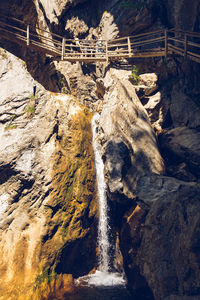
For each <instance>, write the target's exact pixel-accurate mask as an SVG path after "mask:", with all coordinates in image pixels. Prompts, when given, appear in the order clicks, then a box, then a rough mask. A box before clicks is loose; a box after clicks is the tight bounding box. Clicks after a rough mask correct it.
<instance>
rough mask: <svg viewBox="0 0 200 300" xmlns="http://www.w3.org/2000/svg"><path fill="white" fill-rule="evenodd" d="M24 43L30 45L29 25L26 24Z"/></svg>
mask: <svg viewBox="0 0 200 300" xmlns="http://www.w3.org/2000/svg"><path fill="white" fill-rule="evenodd" d="M26 44H27V46H29V45H30V26H29V25H27V30H26Z"/></svg>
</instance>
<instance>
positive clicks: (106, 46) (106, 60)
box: [106, 41, 108, 63]
mask: <svg viewBox="0 0 200 300" xmlns="http://www.w3.org/2000/svg"><path fill="white" fill-rule="evenodd" d="M106 62H107V63H108V42H107V41H106Z"/></svg>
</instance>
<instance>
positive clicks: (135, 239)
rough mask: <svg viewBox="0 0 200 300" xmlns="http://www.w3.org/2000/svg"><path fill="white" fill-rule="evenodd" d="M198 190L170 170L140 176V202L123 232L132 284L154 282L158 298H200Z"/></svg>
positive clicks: (126, 260)
mask: <svg viewBox="0 0 200 300" xmlns="http://www.w3.org/2000/svg"><path fill="white" fill-rule="evenodd" d="M199 192H200V186H199V184H195V183H185V182H183V181H179V180H176V179H174V178H170V177H165V176H159V175H151V176H144V177H142V178H140V179H139V180H138V183H137V196H138V205H139V207H138V208H137V212H136V211H135V210H134V211H130V213H129V214H128V215H127V216H126V222H125V223H124V225H123V227H122V232H121V245H122V249H123V255H124V258H125V265H126V273H127V274H128V276H129V278H130V282H131V285H132V288H133V289H135V290H140V289H141V288H148V287H150V289H151V290H152V291H153V294H154V297H155V299H158V300H160V299H179V298H180V299H191V300H195V299H198V297H199V296H200V295H199V288H200V286H199V283H200V277H199V245H200V239H199V228H200V217H199ZM134 216H136V218H134ZM137 220H139V221H137ZM137 222H138V223H137ZM133 225H134V226H133ZM131 278H132V279H131ZM133 278H136V279H137V280H133ZM138 278H140V280H138ZM197 295H198V296H197ZM176 297H177V298H176Z"/></svg>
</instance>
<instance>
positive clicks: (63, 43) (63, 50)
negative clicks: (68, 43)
mask: <svg viewBox="0 0 200 300" xmlns="http://www.w3.org/2000/svg"><path fill="white" fill-rule="evenodd" d="M64 57H65V38H63V39H62V56H61V59H62V60H64Z"/></svg>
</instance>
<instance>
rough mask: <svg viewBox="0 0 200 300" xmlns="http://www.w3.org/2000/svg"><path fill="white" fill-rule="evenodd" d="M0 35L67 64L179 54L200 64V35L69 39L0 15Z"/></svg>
mask: <svg viewBox="0 0 200 300" xmlns="http://www.w3.org/2000/svg"><path fill="white" fill-rule="evenodd" d="M0 35H2V36H3V37H4V38H6V39H9V40H11V41H14V42H17V43H20V44H23V45H24V44H26V45H27V46H28V47H29V48H32V49H36V50H39V51H42V52H44V53H46V54H49V55H51V56H53V58H54V59H55V60H67V61H83V62H92V61H94V62H95V61H113V60H120V59H122V58H134V57H158V56H167V55H170V54H173V53H175V54H178V55H181V56H184V57H185V59H186V58H189V59H191V60H193V61H196V62H198V63H200V54H199V52H200V51H199V49H200V33H193V32H183V31H177V30H167V29H164V30H157V31H154V32H148V33H142V34H138V35H134V36H129V37H122V38H118V39H113V40H108V41H105V40H101V41H100V40H96V41H95V40H78V39H66V38H64V37H62V36H60V35H57V34H54V33H51V32H49V31H45V30H42V29H40V28H39V27H37V26H36V27H32V26H30V25H26V24H25V23H24V22H22V21H20V20H18V19H16V18H10V17H5V16H2V15H0Z"/></svg>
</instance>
